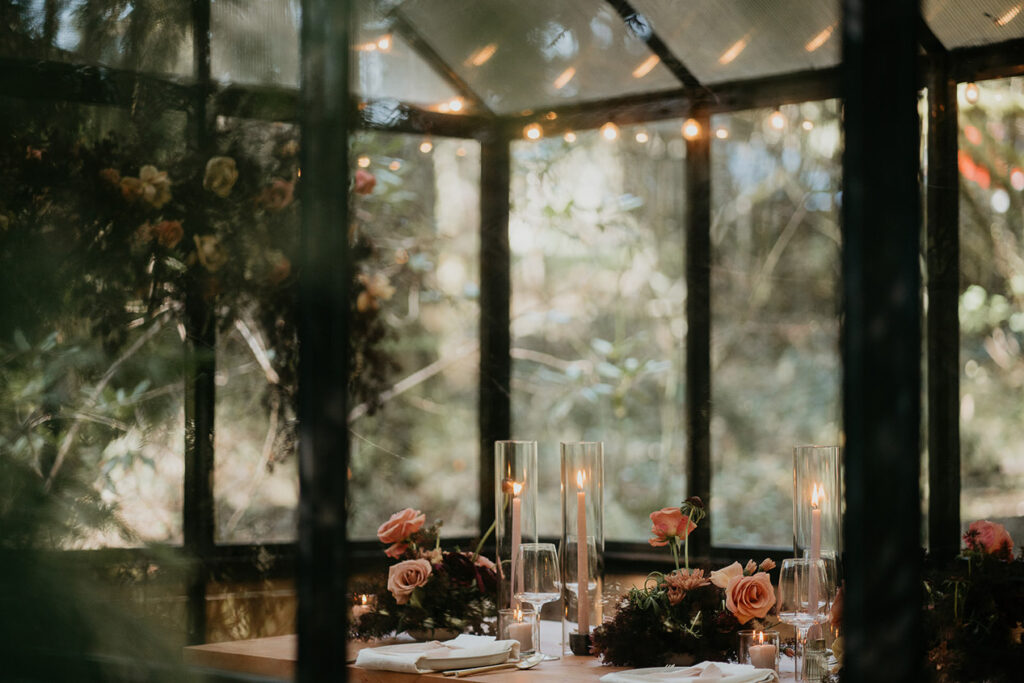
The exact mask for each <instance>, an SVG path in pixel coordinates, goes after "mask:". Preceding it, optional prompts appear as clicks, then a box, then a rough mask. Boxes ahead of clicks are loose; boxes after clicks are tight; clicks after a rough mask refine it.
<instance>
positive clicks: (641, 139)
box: [636, 131, 650, 145]
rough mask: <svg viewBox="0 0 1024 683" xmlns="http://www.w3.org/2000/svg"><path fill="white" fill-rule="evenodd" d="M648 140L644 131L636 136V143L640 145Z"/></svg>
mask: <svg viewBox="0 0 1024 683" xmlns="http://www.w3.org/2000/svg"><path fill="white" fill-rule="evenodd" d="M648 140H650V137H648V135H647V133H645V132H644V131H640V132H639V133H637V134H636V141H637V142H639V143H640V144H641V145H642V144H644V143H645V142H647V141H648Z"/></svg>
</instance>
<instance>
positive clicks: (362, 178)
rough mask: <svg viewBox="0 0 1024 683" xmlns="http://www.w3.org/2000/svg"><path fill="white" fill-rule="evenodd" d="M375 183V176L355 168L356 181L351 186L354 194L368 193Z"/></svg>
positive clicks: (371, 190)
mask: <svg viewBox="0 0 1024 683" xmlns="http://www.w3.org/2000/svg"><path fill="white" fill-rule="evenodd" d="M376 185H377V178H376V177H374V175H373V174H372V173H370V172H369V171H364V170H363V169H361V168H360V169H356V182H355V186H354V187H353V188H352V189H353V190H354V191H355V193H356V194H370V193H371V192H373V188H374V187H375V186H376Z"/></svg>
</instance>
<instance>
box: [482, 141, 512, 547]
mask: <svg viewBox="0 0 1024 683" xmlns="http://www.w3.org/2000/svg"><path fill="white" fill-rule="evenodd" d="M509 144H510V143H509V140H508V138H505V137H504V136H502V135H501V134H500V133H499V132H498V131H497V130H494V131H492V132H491V134H490V135H488V136H487V137H486V139H484V140H483V141H482V143H481V145H480V407H479V419H480V533H481V534H482V533H484V531H486V529H487V528H488V527H489V526H490V525H491V522H492V521H494V442H495V441H496V440H499V439H508V438H510V437H511V434H512V406H511V403H512V395H511V384H512V357H511V356H510V355H509V353H510V348H511V343H512V338H511V331H510V328H509V325H510V319H509V303H510V299H511V296H512V274H511V270H512V266H511V256H510V249H509V241H508V240H509V237H508V215H509V185H510V182H511V180H510V178H511V172H512V170H511V155H510V150H509Z"/></svg>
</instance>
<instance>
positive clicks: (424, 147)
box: [420, 140, 434, 154]
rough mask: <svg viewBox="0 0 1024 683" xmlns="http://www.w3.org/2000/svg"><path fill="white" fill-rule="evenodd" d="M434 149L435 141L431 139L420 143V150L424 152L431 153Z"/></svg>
mask: <svg viewBox="0 0 1024 683" xmlns="http://www.w3.org/2000/svg"><path fill="white" fill-rule="evenodd" d="M433 149H434V143H433V142H431V141H430V140H424V141H423V142H421V143H420V151H421V152H423V153H424V154H430V152H431V150H433Z"/></svg>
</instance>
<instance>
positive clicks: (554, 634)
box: [184, 621, 793, 683]
mask: <svg viewBox="0 0 1024 683" xmlns="http://www.w3.org/2000/svg"><path fill="white" fill-rule="evenodd" d="M561 626H562V625H561V623H560V622H556V621H541V637H540V639H541V644H542V645H543V648H542V649H543V651H544V652H547V653H551V654H558V653H559V652H560V651H561V642H560V641H561V630H562V629H561ZM372 644H373V645H378V644H379V643H378V642H374V643H372ZM296 645H297V640H296V637H295V636H294V635H289V636H276V637H274V638H256V639H253V640H239V641H234V642H226V643H211V644H209V645H193V646H191V647H186V648H185V651H184V658H185V663H186V664H189V665H192V666H198V667H204V668H209V669H222V670H227V671H238V672H242V673H250V674H257V675H261V676H269V677H271V678H279V679H282V680H286V681H290V680H294V678H295V660H296ZM368 645H370V643H360V642H354V641H353V642H349V643H348V655H349V661H350V662H354V661H355V658H356V653H358V652H359V650H361V649H362V648H364V647H367V646H368ZM782 659H783V668H784V673H783V676H782V680H783V681H790V680H793V675H792V673H791V672H792V663H791V662H789V661H787V658H786V657H783V658H782ZM787 664H788V665H789V672H788V673H787V672H785V667H786V665H787ZM624 668H625V667H615V666H602V665H601V663H600V661H599V660H598V659H597V658H596V657H574V656H572V655H566V656H563V657H562V658H561V659H560V660H558V661H555V662H543V663H541V664H538V665H537V666H536V667H535V668H533V669H530V670H529V671H518V670H516V669H510V670H502V671H495V672H493V673H482V674H478V675H476V676H465V677H460V678H458V679H456V678H447V677H445V676H443V675H441V674H440V673H430V674H421V675H416V674H403V673H395V672H392V671H372V670H369V669H360V668H357V667H355V666H352V665H351V664H349V667H348V678H349V680H350V681H356V682H357V683H437V681H447V682H448V683H455V682H456V681H463V680H465V681H480V682H481V683H483V682H486V683H559V682H561V681H591V682H593V681H596V680H597V679H598V678H600V677H601V676H603V675H605V674H606V673H611V672H612V671H622V670H623V669H624Z"/></svg>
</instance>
